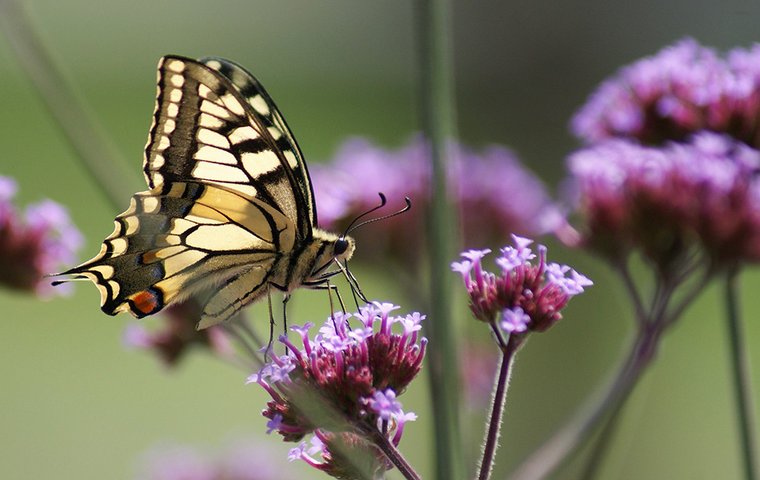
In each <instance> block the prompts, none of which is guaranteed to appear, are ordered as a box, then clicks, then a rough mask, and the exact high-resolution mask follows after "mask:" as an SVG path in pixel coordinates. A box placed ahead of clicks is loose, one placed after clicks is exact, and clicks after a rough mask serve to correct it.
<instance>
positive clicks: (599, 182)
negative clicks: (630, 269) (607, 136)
mask: <svg viewBox="0 0 760 480" xmlns="http://www.w3.org/2000/svg"><path fill="white" fill-rule="evenodd" d="M568 165H569V169H570V172H571V175H572V179H573V182H574V183H575V185H576V188H577V193H578V208H579V209H580V212H581V213H582V215H583V217H584V220H585V223H586V232H585V241H586V243H587V244H588V245H589V246H590V247H592V248H593V249H594V250H596V251H598V252H601V253H603V254H605V255H607V256H609V257H612V258H622V257H623V256H624V255H625V254H626V253H627V252H628V251H630V250H631V249H633V248H640V249H641V250H642V251H643V252H644V254H645V255H646V256H647V257H648V258H650V259H652V260H653V261H654V262H655V263H656V264H658V265H660V266H665V265H667V264H668V262H671V261H672V260H673V259H674V258H678V254H679V253H680V254H683V255H688V253H689V252H690V251H691V249H692V247H694V246H695V245H696V246H699V247H700V248H702V249H703V250H704V251H705V252H706V253H707V254H708V255H709V256H710V257H711V258H712V259H713V260H714V261H716V262H730V261H737V260H749V261H758V260H760V181H758V177H757V175H756V172H757V171H758V168H760V152H758V151H757V150H754V149H752V148H750V147H748V146H746V145H745V144H743V143H741V142H737V141H735V140H733V139H731V138H730V137H728V136H724V135H717V134H713V133H707V132H703V133H701V134H698V135H696V136H694V137H693V138H692V139H690V141H689V143H686V144H677V143H668V144H666V145H665V146H664V147H663V148H653V147H645V146H641V145H638V144H636V143H633V142H629V141H625V140H610V141H608V142H603V143H600V144H598V145H595V146H593V147H591V148H587V149H584V150H580V151H578V152H575V153H574V154H572V155H571V156H570V157H569V159H568Z"/></svg>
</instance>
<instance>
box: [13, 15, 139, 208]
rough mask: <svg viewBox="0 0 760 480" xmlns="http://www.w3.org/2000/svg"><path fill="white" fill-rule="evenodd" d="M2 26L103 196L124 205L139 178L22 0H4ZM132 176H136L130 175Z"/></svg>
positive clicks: (40, 93)
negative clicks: (57, 61) (73, 85)
mask: <svg viewBox="0 0 760 480" xmlns="http://www.w3.org/2000/svg"><path fill="white" fill-rule="evenodd" d="M0 30H2V31H3V33H5V36H6V38H7V39H8V43H9V45H10V47H11V51H12V52H13V53H14V54H15V56H16V59H17V60H18V62H19V65H21V67H22V69H23V70H24V72H25V73H26V75H27V77H28V78H29V80H30V83H31V85H32V86H33V87H34V88H35V90H36V92H37V94H38V96H39V97H40V98H41V99H42V101H43V103H44V105H45V107H46V108H47V109H48V111H49V112H50V114H51V116H52V118H53V119H54V120H55V122H56V123H57V125H58V127H59V128H60V130H61V132H63V134H64V137H65V138H66V140H67V141H68V143H69V145H70V146H71V148H72V150H74V152H75V153H76V155H77V158H78V159H79V160H80V161H81V164H82V166H84V168H85V170H86V171H87V173H89V174H90V176H91V177H92V178H93V180H94V184H95V185H96V186H98V187H99V188H100V190H101V192H102V193H103V196H104V197H105V198H106V199H108V201H109V202H110V203H111V204H112V205H113V206H114V208H115V209H116V210H121V209H123V208H124V207H126V206H127V200H128V199H129V198H130V197H131V196H132V193H134V192H135V188H134V187H135V186H136V185H138V182H137V180H138V178H137V176H136V175H135V174H134V172H131V171H129V170H127V169H126V167H125V165H124V162H123V160H121V158H120V156H119V154H118V153H117V152H116V150H115V148H114V147H113V146H112V144H111V143H110V142H109V141H108V139H107V137H106V135H105V134H103V133H102V132H101V129H100V127H99V125H98V124H97V123H96V122H95V121H94V120H93V119H92V115H91V114H90V113H89V112H88V111H87V109H86V108H85V107H84V106H83V105H82V103H81V101H80V100H79V99H78V98H77V95H76V94H75V93H74V91H73V89H72V88H71V87H70V86H69V83H68V81H67V79H66V77H65V75H64V74H63V73H62V72H61V71H60V70H59V69H58V68H57V67H56V65H55V62H54V61H53V59H52V57H51V56H50V54H49V53H48V51H47V49H46V48H45V45H44V44H43V42H42V40H41V39H40V38H39V36H38V35H37V33H36V32H35V30H34V27H33V26H32V25H31V23H30V21H29V18H28V17H27V15H26V12H24V10H23V6H22V4H21V2H20V1H17V0H0ZM130 179H134V182H132V181H129V180H130Z"/></svg>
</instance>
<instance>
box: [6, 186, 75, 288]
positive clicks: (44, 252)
mask: <svg viewBox="0 0 760 480" xmlns="http://www.w3.org/2000/svg"><path fill="white" fill-rule="evenodd" d="M16 190H17V185H16V182H15V181H14V180H13V179H11V178H9V177H2V176H0V284H1V285H3V286H5V287H8V288H13V289H16V290H25V291H29V292H34V293H36V294H37V295H40V296H42V297H47V296H51V295H53V293H54V292H57V293H63V294H65V293H68V292H70V290H67V289H66V288H64V289H53V288H52V286H51V284H50V282H49V281H46V280H45V278H44V275H46V274H49V273H51V272H54V271H56V270H59V269H60V267H61V266H65V265H70V264H72V263H74V262H75V261H76V251H77V250H78V249H79V248H80V247H81V245H82V243H83V239H82V235H81V233H79V230H77V228H76V227H75V226H74V225H73V224H72V222H71V219H70V218H69V215H68V212H67V210H66V208H64V207H63V206H61V205H59V204H58V203H56V202H54V201H52V200H43V201H41V202H38V203H35V204H31V205H28V206H27V207H26V210H25V212H24V213H23V214H21V213H20V212H19V211H18V210H17V208H16V207H15V205H14V204H13V198H14V196H15V194H16Z"/></svg>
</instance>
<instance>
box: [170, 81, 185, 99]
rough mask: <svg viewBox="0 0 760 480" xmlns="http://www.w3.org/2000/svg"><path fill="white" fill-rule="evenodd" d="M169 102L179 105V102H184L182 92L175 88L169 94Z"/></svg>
mask: <svg viewBox="0 0 760 480" xmlns="http://www.w3.org/2000/svg"><path fill="white" fill-rule="evenodd" d="M180 78H181V77H180ZM169 100H171V101H172V102H174V103H179V101H180V100H182V90H179V89H176V88H173V89H172V91H171V92H169Z"/></svg>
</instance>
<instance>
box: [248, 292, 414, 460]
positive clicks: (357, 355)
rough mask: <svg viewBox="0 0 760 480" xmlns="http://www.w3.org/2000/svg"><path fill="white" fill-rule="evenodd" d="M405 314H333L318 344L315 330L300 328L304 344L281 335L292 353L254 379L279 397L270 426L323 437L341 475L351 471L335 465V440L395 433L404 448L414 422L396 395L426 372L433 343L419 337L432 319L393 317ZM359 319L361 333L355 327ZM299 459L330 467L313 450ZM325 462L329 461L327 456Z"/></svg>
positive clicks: (373, 309) (359, 440) (372, 307)
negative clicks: (406, 427) (404, 435)
mask: <svg viewBox="0 0 760 480" xmlns="http://www.w3.org/2000/svg"><path fill="white" fill-rule="evenodd" d="M397 308H398V307H397V306H395V305H392V304H389V303H380V302H373V303H372V304H369V305H367V306H365V307H363V308H362V309H361V310H360V311H359V312H357V313H354V314H350V315H349V314H344V313H337V314H335V315H333V316H331V317H330V318H328V319H327V321H326V322H325V323H324V324H323V325H322V326H321V328H319V333H318V334H317V335H316V336H314V337H313V338H311V337H310V336H309V330H310V328H311V326H309V325H307V326H304V327H297V328H294V329H293V330H294V331H295V332H296V333H297V334H298V341H296V342H292V341H291V340H290V339H289V338H287V337H285V336H283V337H281V338H280V342H282V343H283V344H284V345H285V346H286V348H287V350H288V352H287V353H286V354H285V355H282V356H278V357H274V358H273V359H272V362H270V363H269V364H267V365H265V366H264V367H262V369H261V370H259V372H258V373H256V374H254V375H252V376H251V377H249V383H258V384H259V385H261V386H262V387H263V388H264V389H265V390H267V392H269V394H270V395H271V397H272V400H271V401H270V402H269V403H268V404H267V408H266V409H265V410H264V412H263V415H264V416H265V417H266V418H268V419H269V420H270V424H269V427H270V428H271V429H273V430H276V431H277V432H278V433H279V434H280V435H282V436H283V438H284V439H285V440H287V441H299V440H301V439H302V438H303V437H304V436H305V435H307V434H309V433H314V434H316V435H319V436H320V437H319V438H320V440H321V441H322V442H323V443H325V444H326V445H327V450H328V451H329V452H331V453H329V454H328V457H329V459H330V462H328V463H331V465H332V466H331V467H330V468H334V469H338V470H340V469H342V468H349V467H346V466H345V465H343V466H341V465H336V464H335V461H336V458H338V457H339V455H337V453H336V451H335V450H334V449H330V442H343V443H346V442H348V443H352V444H364V443H367V442H370V441H369V440H368V439H367V438H363V437H361V436H357V435H358V433H357V432H362V431H365V432H366V431H367V430H368V429H376V430H378V431H381V432H384V433H385V434H387V435H392V434H394V432H395V436H394V437H392V440H393V441H394V442H396V443H398V441H399V440H400V433H399V432H400V430H401V429H402V427H403V424H404V423H405V422H406V421H408V420H409V419H410V418H411V416H410V414H409V413H404V411H403V410H402V409H401V403H399V401H398V400H397V398H396V397H397V396H398V395H401V394H402V393H403V392H404V390H405V389H406V387H407V386H408V385H409V383H410V382H411V381H412V380H413V379H414V378H415V376H416V375H417V373H419V371H420V368H421V365H422V359H423V358H424V355H425V347H426V344H427V340H426V339H425V338H421V337H419V335H418V332H419V328H418V326H419V322H421V321H422V320H423V319H424V315H420V314H418V313H412V314H410V315H406V316H392V315H391V312H392V311H394V310H396V309H397ZM352 318H355V319H356V323H357V324H358V325H357V326H355V327H352V326H351V325H350V324H349V321H350V320H351V319H352ZM357 331H359V332H361V333H359V334H355V332H357ZM297 344H300V345H301V346H298V345H297ZM272 422H274V423H272ZM353 437H356V438H353ZM370 443H371V442H370ZM367 445H368V446H367V448H369V450H370V451H374V450H373V448H374V447H372V448H370V446H369V444H367ZM292 456H294V457H297V458H302V459H306V458H307V457H308V459H310V460H309V462H310V463H311V464H312V465H315V466H316V465H317V464H319V465H322V463H320V461H319V460H315V459H314V455H313V453H308V452H306V450H300V451H298V452H296V453H294V454H293V455H292ZM322 457H323V459H324V458H327V457H325V454H324V451H323V453H322ZM338 463H340V462H338ZM378 465H382V466H384V465H386V463H385V461H382V462H380V463H379V464H378ZM325 468H327V467H325Z"/></svg>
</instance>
